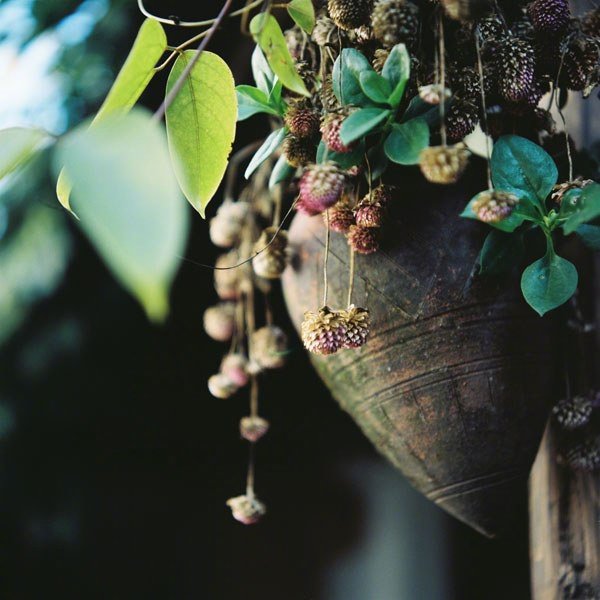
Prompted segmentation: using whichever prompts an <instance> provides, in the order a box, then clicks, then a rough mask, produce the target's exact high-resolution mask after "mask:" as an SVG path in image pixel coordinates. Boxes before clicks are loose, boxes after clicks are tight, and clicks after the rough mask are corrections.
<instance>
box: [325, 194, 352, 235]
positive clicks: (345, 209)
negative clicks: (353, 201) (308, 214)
mask: <svg viewBox="0 0 600 600" xmlns="http://www.w3.org/2000/svg"><path fill="white" fill-rule="evenodd" d="M324 217H326V215H324ZM325 222H326V223H327V222H329V229H331V231H336V232H338V233H346V232H347V231H348V229H350V227H351V226H352V225H354V224H355V220H354V211H353V210H352V206H351V205H350V202H349V201H348V199H345V198H342V199H341V200H340V201H339V202H338V203H337V204H335V205H334V206H332V207H331V208H330V209H329V215H328V218H325Z"/></svg>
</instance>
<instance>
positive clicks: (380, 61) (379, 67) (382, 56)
mask: <svg viewBox="0 0 600 600" xmlns="http://www.w3.org/2000/svg"><path fill="white" fill-rule="evenodd" d="M389 55H390V51H389V50H387V49H386V48H377V50H375V52H374V53H373V61H372V64H373V68H374V69H375V70H376V71H377V72H378V73H381V71H383V65H385V61H386V60H387V59H388V56H389Z"/></svg>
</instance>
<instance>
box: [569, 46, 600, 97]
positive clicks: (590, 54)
mask: <svg viewBox="0 0 600 600" xmlns="http://www.w3.org/2000/svg"><path fill="white" fill-rule="evenodd" d="M562 79H563V80H564V81H565V83H566V85H567V87H568V88H569V89H571V90H575V91H583V92H584V96H586V97H587V96H588V95H589V93H590V92H591V91H592V89H593V88H594V87H595V86H596V85H597V84H598V82H599V81H600V40H599V39H598V38H595V37H592V36H589V35H576V36H574V37H573V38H571V40H570V41H569V42H568V44H567V49H566V52H565V55H564V63H563V73H562Z"/></svg>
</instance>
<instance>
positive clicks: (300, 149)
mask: <svg viewBox="0 0 600 600" xmlns="http://www.w3.org/2000/svg"><path fill="white" fill-rule="evenodd" d="M283 153H284V155H285V158H286V160H287V161H288V164H290V165H291V166H292V167H304V166H306V165H307V164H309V163H311V162H313V161H314V160H315V156H316V153H317V149H316V147H315V144H314V143H313V141H312V140H311V139H310V138H300V137H297V136H295V135H292V134H291V133H288V134H287V135H286V136H285V140H284V141H283Z"/></svg>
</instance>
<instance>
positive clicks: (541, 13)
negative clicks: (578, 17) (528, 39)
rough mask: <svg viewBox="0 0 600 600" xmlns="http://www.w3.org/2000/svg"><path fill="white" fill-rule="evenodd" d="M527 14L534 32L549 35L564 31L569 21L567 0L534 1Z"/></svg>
mask: <svg viewBox="0 0 600 600" xmlns="http://www.w3.org/2000/svg"><path fill="white" fill-rule="evenodd" d="M527 14H528V15H529V18H530V19H531V23H532V24H533V27H534V29H535V30H536V31H538V32H539V33H545V34H551V35H557V34H559V33H561V32H562V31H564V30H565V29H566V27H567V25H568V24H569V21H570V20H571V9H570V8H569V1H568V0H534V1H533V2H531V3H530V4H529V5H528V6H527Z"/></svg>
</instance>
